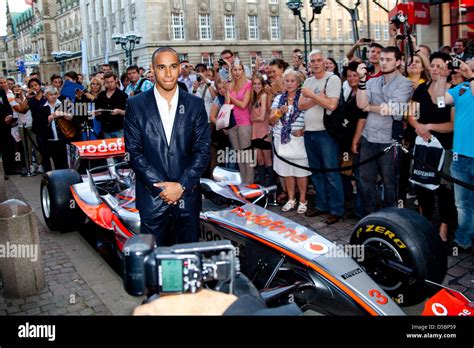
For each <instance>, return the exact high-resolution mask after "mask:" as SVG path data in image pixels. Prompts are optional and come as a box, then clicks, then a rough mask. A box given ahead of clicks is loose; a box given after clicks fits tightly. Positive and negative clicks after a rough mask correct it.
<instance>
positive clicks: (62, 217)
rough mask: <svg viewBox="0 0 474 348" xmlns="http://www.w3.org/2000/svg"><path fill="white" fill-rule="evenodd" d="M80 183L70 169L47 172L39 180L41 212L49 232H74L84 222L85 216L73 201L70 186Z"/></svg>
mask: <svg viewBox="0 0 474 348" xmlns="http://www.w3.org/2000/svg"><path fill="white" fill-rule="evenodd" d="M80 182H82V178H81V176H80V175H79V173H78V172H77V171H75V170H72V169H61V170H54V171H51V172H47V173H46V174H44V175H43V179H42V180H41V210H42V212H43V218H44V221H45V222H46V225H47V226H48V228H49V229H50V230H53V231H60V232H68V231H75V230H77V229H78V228H79V226H81V225H82V224H83V223H84V222H85V218H86V217H85V214H84V213H83V212H82V210H81V209H80V208H79V206H78V205H77V204H76V202H75V201H74V198H73V197H72V193H71V188H70V187H71V185H74V184H77V183H80Z"/></svg>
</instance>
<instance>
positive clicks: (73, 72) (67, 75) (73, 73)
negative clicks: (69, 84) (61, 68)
mask: <svg viewBox="0 0 474 348" xmlns="http://www.w3.org/2000/svg"><path fill="white" fill-rule="evenodd" d="M64 77H69V78H71V79H72V80H73V81H74V82H77V80H78V79H79V76H77V73H76V72H75V71H68V72H67V73H65V74H64Z"/></svg>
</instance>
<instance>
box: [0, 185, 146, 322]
mask: <svg viewBox="0 0 474 348" xmlns="http://www.w3.org/2000/svg"><path fill="white" fill-rule="evenodd" d="M40 180H41V178H40V176H36V177H32V178H22V177H19V176H10V180H8V181H7V182H6V187H7V197H8V198H18V199H21V200H23V201H26V202H27V203H28V204H30V205H31V206H32V208H33V209H34V210H35V212H36V216H37V223H38V230H39V235H40V241H41V252H42V257H43V268H44V275H45V281H46V286H45V287H44V288H43V289H42V290H41V291H40V292H39V293H38V294H37V295H35V296H29V297H26V298H21V299H14V298H5V297H4V296H3V285H2V282H1V279H0V315H127V314H130V313H131V311H132V309H133V308H134V307H135V306H136V305H138V304H139V303H140V302H141V301H142V299H141V298H134V297H131V296H129V295H128V294H126V293H125V290H124V289H123V285H122V280H121V278H120V277H119V276H118V275H117V274H116V273H115V272H114V271H113V270H112V269H110V267H109V266H108V265H107V263H106V262H105V261H104V260H102V259H101V257H100V256H99V255H97V253H96V252H95V250H93V249H92V247H90V246H89V245H88V244H87V243H86V242H85V241H84V240H83V238H82V237H81V236H80V235H79V234H78V233H77V232H73V233H66V234H60V233H57V232H51V231H49V229H48V228H47V227H46V226H45V225H44V222H43V218H42V216H41V214H42V213H41V208H40V203H39V192H40V185H39V183H40ZM19 189H20V190H21V192H20V191H19Z"/></svg>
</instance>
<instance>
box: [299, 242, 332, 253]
mask: <svg viewBox="0 0 474 348" xmlns="http://www.w3.org/2000/svg"><path fill="white" fill-rule="evenodd" d="M303 248H304V249H305V250H306V251H307V252H310V253H312V254H316V255H322V254H326V253H327V252H328V251H329V247H328V246H327V245H326V244H324V243H321V242H314V241H309V242H306V243H305V244H304V245H303Z"/></svg>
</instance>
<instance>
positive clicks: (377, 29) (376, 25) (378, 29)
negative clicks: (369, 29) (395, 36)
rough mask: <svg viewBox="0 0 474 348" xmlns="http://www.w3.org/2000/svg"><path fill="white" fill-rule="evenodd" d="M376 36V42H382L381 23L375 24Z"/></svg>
mask: <svg viewBox="0 0 474 348" xmlns="http://www.w3.org/2000/svg"><path fill="white" fill-rule="evenodd" d="M374 33H375V34H374V35H375V41H380V38H381V36H380V22H377V23H375V25H374Z"/></svg>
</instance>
